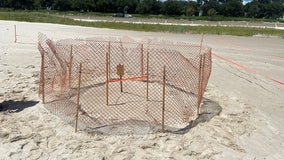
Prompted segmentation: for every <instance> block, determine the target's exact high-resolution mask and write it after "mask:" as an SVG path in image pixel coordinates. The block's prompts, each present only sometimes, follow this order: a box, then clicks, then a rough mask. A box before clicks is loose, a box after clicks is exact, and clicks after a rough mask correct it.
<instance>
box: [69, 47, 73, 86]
mask: <svg viewBox="0 0 284 160" xmlns="http://www.w3.org/2000/svg"><path fill="white" fill-rule="evenodd" d="M72 63H73V46H72V45H71V50H70V62H69V88H71V78H72V77H71V75H72Z"/></svg>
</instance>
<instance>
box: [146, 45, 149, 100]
mask: <svg viewBox="0 0 284 160" xmlns="http://www.w3.org/2000/svg"><path fill="white" fill-rule="evenodd" d="M146 72H147V82H146V83H147V86H146V97H147V101H149V51H148V50H147V65H146Z"/></svg>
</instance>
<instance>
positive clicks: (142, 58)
mask: <svg viewBox="0 0 284 160" xmlns="http://www.w3.org/2000/svg"><path fill="white" fill-rule="evenodd" d="M143 75H144V55H143V44H142V45H141V76H143Z"/></svg>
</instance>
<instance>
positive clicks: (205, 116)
mask: <svg viewBox="0 0 284 160" xmlns="http://www.w3.org/2000/svg"><path fill="white" fill-rule="evenodd" d="M221 111H222V107H221V106H220V105H219V104H218V103H217V102H215V101H212V100H210V99H207V98H203V105H202V106H201V107H200V114H199V116H198V117H197V118H196V119H195V120H192V121H190V122H189V124H188V125H187V126H186V127H185V128H182V129H180V130H177V131H171V130H167V131H168V132H171V133H175V134H185V133H187V132H188V131H189V130H190V129H191V128H193V127H195V126H197V125H198V124H199V123H204V122H209V121H210V120H211V119H212V118H213V117H215V116H218V115H219V114H220V113H221Z"/></svg>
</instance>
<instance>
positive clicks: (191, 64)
mask: <svg viewBox="0 0 284 160" xmlns="http://www.w3.org/2000/svg"><path fill="white" fill-rule="evenodd" d="M38 49H39V51H40V53H41V56H42V61H41V62H42V64H41V65H42V66H41V74H40V75H41V76H40V88H39V95H40V97H41V98H42V102H43V103H44V105H45V107H46V108H48V109H49V110H50V111H51V112H53V113H54V114H56V115H58V116H60V117H61V118H63V119H64V120H66V121H69V122H72V123H76V131H77V125H78V127H79V129H81V130H82V129H83V130H87V131H95V132H100V133H105V134H131V133H133V134H145V133H153V132H157V131H161V130H178V129H182V128H184V127H186V126H187V125H188V124H189V122H190V121H191V120H193V119H194V118H196V116H197V115H198V112H199V107H200V103H201V101H202V97H203V94H204V90H205V88H206V85H207V82H208V79H209V76H210V73H211V66H212V62H211V48H208V47H204V46H202V45H192V44H189V43H184V42H181V43H172V42H161V41H151V40H149V41H147V42H135V41H121V40H117V39H114V38H109V39H102V38H93V39H92V40H90V39H89V40H84V39H64V40H58V41H52V40H50V39H48V38H47V37H46V36H45V35H43V34H41V33H40V34H39V43H38Z"/></svg>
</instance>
